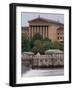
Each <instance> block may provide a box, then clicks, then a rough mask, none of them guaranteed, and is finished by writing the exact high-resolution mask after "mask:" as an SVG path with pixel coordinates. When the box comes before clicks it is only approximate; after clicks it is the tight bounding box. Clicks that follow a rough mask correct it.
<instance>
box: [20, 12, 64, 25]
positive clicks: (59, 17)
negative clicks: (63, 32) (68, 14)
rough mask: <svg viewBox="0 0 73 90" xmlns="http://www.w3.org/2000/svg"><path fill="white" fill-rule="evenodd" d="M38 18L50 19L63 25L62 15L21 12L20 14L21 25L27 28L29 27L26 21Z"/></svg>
mask: <svg viewBox="0 0 73 90" xmlns="http://www.w3.org/2000/svg"><path fill="white" fill-rule="evenodd" d="M39 16H40V17H41V18H45V19H51V20H55V21H59V22H61V23H64V15H63V14H52V13H31V12H28V13H26V12H22V13H21V25H22V26H28V25H29V23H28V21H30V20H32V19H35V18H38V17H39Z"/></svg>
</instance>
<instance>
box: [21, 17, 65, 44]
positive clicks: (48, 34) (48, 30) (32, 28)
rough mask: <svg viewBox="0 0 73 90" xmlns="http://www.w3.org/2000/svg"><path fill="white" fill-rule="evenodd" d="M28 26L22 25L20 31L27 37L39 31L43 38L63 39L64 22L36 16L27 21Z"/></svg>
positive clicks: (59, 40)
mask: <svg viewBox="0 0 73 90" xmlns="http://www.w3.org/2000/svg"><path fill="white" fill-rule="evenodd" d="M28 23H29V26H28V27H22V33H23V34H26V35H27V36H28V37H29V39H30V38H32V37H33V36H34V35H35V34H36V33H39V34H40V35H42V36H43V38H48V39H49V40H51V41H52V42H55V41H58V42H63V41H64V24H63V23H60V22H59V21H54V20H50V19H44V18H41V17H37V18H35V19H32V20H30V21H28Z"/></svg>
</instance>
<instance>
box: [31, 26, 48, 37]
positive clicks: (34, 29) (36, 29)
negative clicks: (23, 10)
mask: <svg viewBox="0 0 73 90" xmlns="http://www.w3.org/2000/svg"><path fill="white" fill-rule="evenodd" d="M35 33H39V34H40V35H42V36H43V38H45V37H46V38H48V25H30V26H29V38H30V37H33V36H34V34H35Z"/></svg>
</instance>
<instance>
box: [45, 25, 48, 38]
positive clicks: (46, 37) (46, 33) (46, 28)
mask: <svg viewBox="0 0 73 90" xmlns="http://www.w3.org/2000/svg"><path fill="white" fill-rule="evenodd" d="M45 31H46V38H47V33H48V32H47V26H46V30H45Z"/></svg>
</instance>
